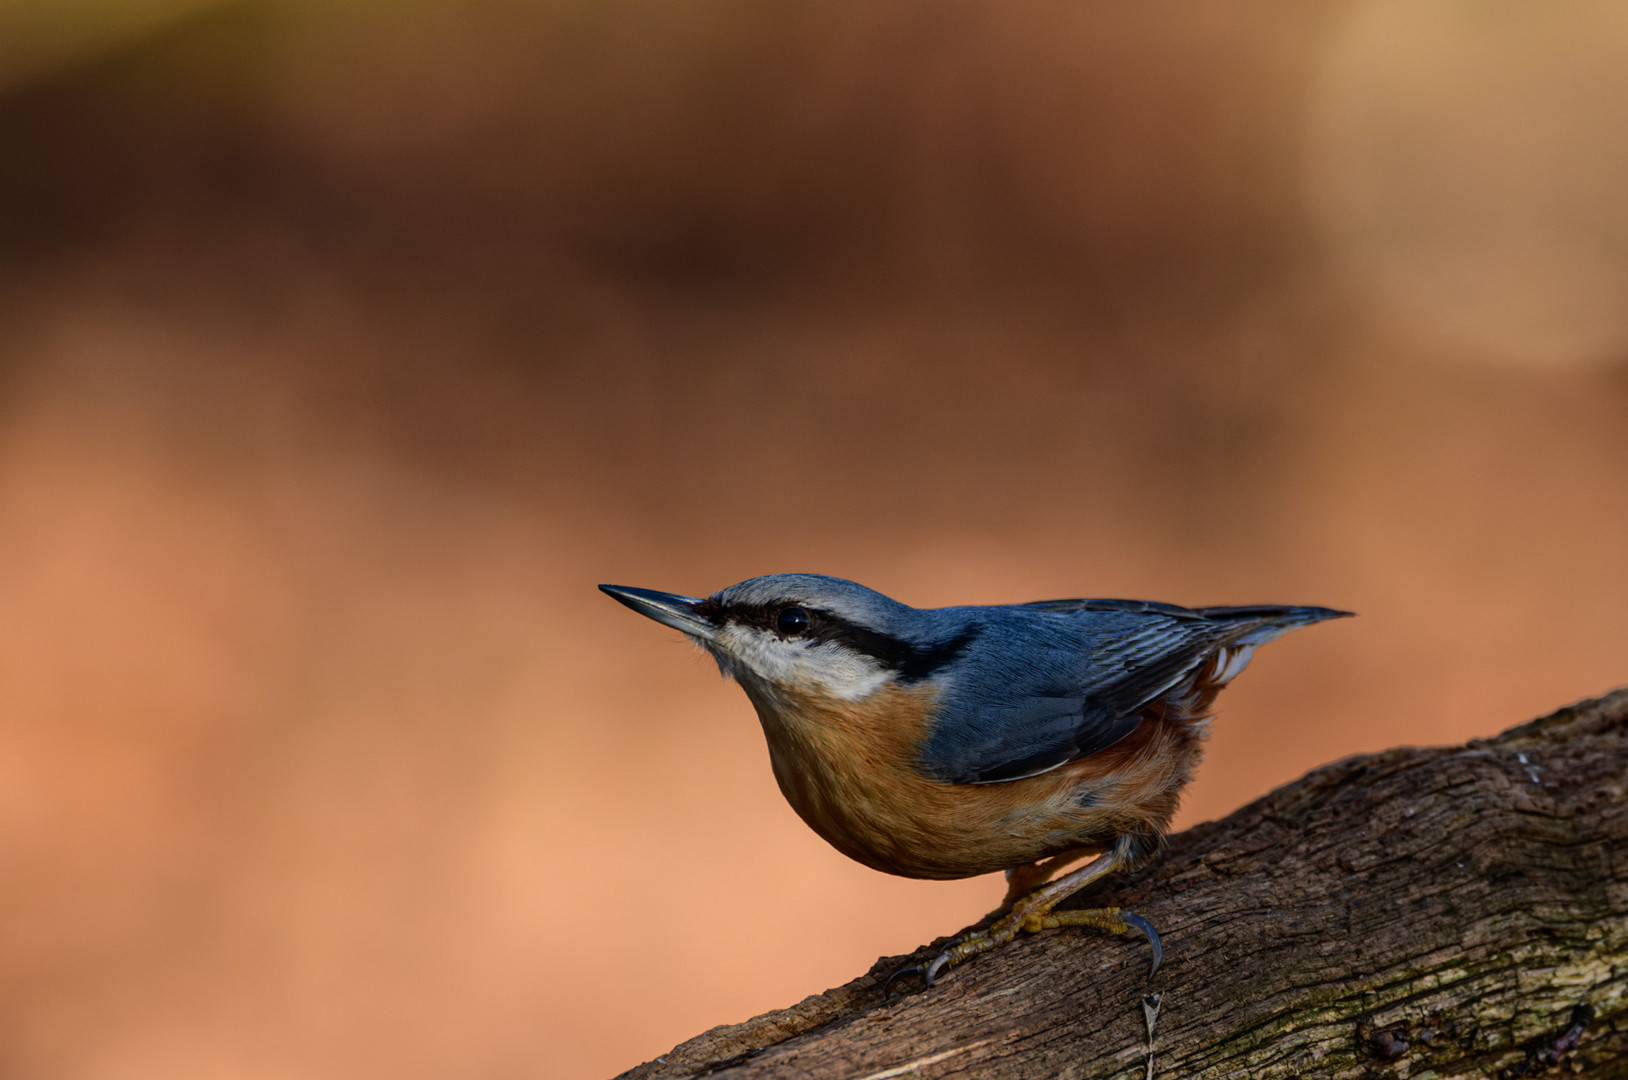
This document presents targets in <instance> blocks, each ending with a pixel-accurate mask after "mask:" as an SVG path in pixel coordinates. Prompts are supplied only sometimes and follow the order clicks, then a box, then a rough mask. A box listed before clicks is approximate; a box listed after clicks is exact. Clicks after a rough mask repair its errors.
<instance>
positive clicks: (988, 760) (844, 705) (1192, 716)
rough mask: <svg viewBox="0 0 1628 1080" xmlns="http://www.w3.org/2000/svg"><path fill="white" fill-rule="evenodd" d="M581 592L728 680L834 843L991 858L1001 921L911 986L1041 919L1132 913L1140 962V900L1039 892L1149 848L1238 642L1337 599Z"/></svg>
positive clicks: (921, 855) (937, 866)
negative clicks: (1003, 883) (1248, 602)
mask: <svg viewBox="0 0 1628 1080" xmlns="http://www.w3.org/2000/svg"><path fill="white" fill-rule="evenodd" d="M600 588H601V589H603V590H604V591H605V592H606V593H608V594H609V595H611V596H612V597H614V598H615V599H617V600H619V601H621V602H622V603H623V604H626V605H627V606H628V607H630V608H632V609H633V610H634V611H637V612H638V613H639V614H641V615H647V616H649V617H650V618H652V619H655V620H656V621H657V622H659V623H663V624H665V625H667V626H671V627H674V628H676V629H678V630H681V631H683V632H684V633H685V634H686V635H687V636H688V637H689V638H690V639H691V640H692V641H694V642H695V643H697V644H698V645H700V646H701V647H702V648H704V649H705V650H706V651H707V652H709V653H711V654H712V656H713V658H714V659H716V660H717V662H718V666H719V668H720V669H721V670H722V671H723V673H724V675H726V676H728V677H730V678H733V679H735V680H736V681H737V682H739V683H740V685H741V687H742V689H744V690H745V691H746V696H747V697H749V698H751V700H752V704H753V705H754V706H756V708H757V714H758V718H759V719H760V720H761V721H762V723H763V732H764V735H765V736H766V737H767V739H768V743H769V760H770V763H771V764H772V765H773V767H774V775H775V779H776V780H777V781H779V783H780V790H781V792H782V793H783V794H784V795H785V796H786V800H787V801H788V802H790V803H791V805H792V808H793V809H794V810H796V811H797V813H798V815H799V816H801V817H802V819H803V820H804V821H806V822H807V823H808V824H809V826H810V827H811V828H813V830H814V831H815V832H817V833H819V834H820V835H821V836H822V837H824V838H825V839H826V840H828V841H829V842H830V843H831V844H832V845H833V846H835V847H836V848H837V850H838V851H841V852H842V853H843V854H845V855H847V856H849V857H851V858H853V859H857V860H858V861H860V862H862V863H864V864H865V865H866V866H869V867H873V868H875V869H877V870H882V871H885V872H886V873H889V874H901V875H903V876H905V877H914V878H962V877H971V876H973V875H975V874H986V873H990V872H992V871H995V870H1004V871H1005V872H1006V877H1007V885H1008V888H1007V894H1006V901H1005V904H1006V905H1009V910H1006V912H1005V914H1004V915H1002V917H1001V918H999V919H998V920H996V922H995V923H994V924H993V925H991V926H990V927H989V928H988V929H987V930H981V931H976V932H974V933H971V934H969V935H966V936H964V937H962V938H960V939H959V940H958V941H956V942H954V943H953V944H951V945H950V946H949V947H947V948H946V949H944V951H942V952H941V953H939V954H938V955H937V956H936V957H935V958H934V959H933V960H932V961H931V962H930V963H928V964H926V965H924V966H922V967H920V968H908V969H906V971H911V972H917V973H919V974H921V975H922V977H923V979H924V981H925V982H926V983H927V984H928V985H929V986H930V985H932V982H933V980H934V978H935V977H936V976H937V975H938V974H939V972H941V971H942V970H943V969H944V968H945V967H947V966H950V965H953V964H957V963H960V962H961V961H963V960H965V959H967V958H969V957H971V956H975V955H977V954H979V953H982V952H986V951H988V950H989V949H992V948H995V947H996V946H998V945H1002V944H1005V943H1006V942H1009V941H1011V940H1012V939H1013V938H1015V937H1016V936H1017V935H1018V934H1019V933H1020V932H1029V933H1033V932H1035V931H1038V930H1043V929H1050V928H1052V927H1057V926H1094V927H1097V928H1098V929H1102V930H1107V931H1110V932H1112V933H1116V934H1125V933H1128V932H1130V931H1132V930H1135V931H1138V932H1140V933H1142V934H1144V935H1145V936H1146V937H1147V938H1148V940H1149V941H1150V942H1151V943H1152V945H1153V968H1154V970H1157V969H1158V966H1159V958H1160V955H1161V953H1162V949H1161V946H1160V943H1159V936H1158V934H1157V933H1156V932H1155V931H1154V929H1153V927H1152V925H1151V924H1149V923H1148V922H1147V920H1145V919H1143V918H1142V917H1141V916H1139V915H1135V914H1133V913H1131V912H1128V911H1124V910H1122V909H1120V908H1113V907H1109V908H1099V909H1093V910H1086V911H1062V912H1054V911H1053V910H1052V909H1053V908H1054V907H1056V905H1057V903H1058V902H1059V901H1060V900H1062V899H1063V898H1064V897H1066V896H1068V895H1069V894H1071V893H1073V892H1075V891H1077V890H1079V889H1081V888H1083V887H1084V886H1086V885H1088V884H1090V883H1091V882H1093V881H1096V880H1097V879H1099V878H1101V877H1103V876H1104V875H1106V874H1108V873H1111V872H1112V871H1115V870H1122V869H1125V868H1127V867H1130V866H1133V865H1135V864H1137V863H1139V862H1141V861H1144V860H1146V859H1147V858H1148V857H1150V856H1151V855H1153V854H1154V853H1156V852H1157V851H1158V850H1159V848H1160V846H1161V844H1162V842H1163V839H1164V834H1165V831H1166V830H1167V829H1168V828H1169V825H1170V818H1171V815H1173V814H1174V813H1175V810H1176V803H1177V798H1178V795H1179V793H1180V791H1181V788H1182V786H1183V785H1184V784H1186V783H1187V780H1188V778H1189V777H1190V776H1191V774H1192V770H1193V768H1194V766H1195V765H1197V763H1198V759H1199V753H1200V743H1201V741H1202V739H1203V737H1204V730H1205V727H1206V725H1207V724H1208V722H1209V717H1210V705H1211V703H1212V702H1213V701H1214V700H1215V696H1216V694H1217V693H1218V692H1219V691H1220V690H1221V688H1222V687H1223V686H1225V685H1226V684H1227V683H1229V682H1231V681H1232V679H1233V678H1234V677H1235V676H1236V675H1237V674H1238V673H1239V672H1240V671H1242V670H1243V669H1244V667H1245V665H1247V664H1248V663H1249V660H1250V657H1251V655H1252V654H1253V653H1254V651H1255V650H1256V648H1258V647H1259V646H1261V645H1264V644H1265V643H1266V642H1268V641H1271V640H1272V639H1273V638H1276V637H1278V636H1279V635H1281V634H1285V633H1287V632H1289V631H1290V630H1295V629H1298V628H1300V627H1302V626H1310V625H1311V624H1312V623H1315V622H1321V621H1322V620H1324V619H1333V618H1338V617H1340V616H1343V615H1349V614H1350V612H1346V611H1334V610H1331V609H1329V608H1320V607H1279V606H1276V605H1257V606H1252V607H1208V608H1184V607H1177V606H1176V605H1174V604H1160V603H1154V602H1150V601H1141V600H1041V601H1037V602H1035V603H1031V604H1011V605H1003V606H999V607H951V608H932V609H918V608H913V607H909V606H907V605H905V604H901V603H899V602H898V601H897V600H892V599H889V598H888V597H886V596H883V595H882V594H881V593H878V592H875V591H873V590H871V589H867V588H865V587H864V586H863V585H858V584H855V583H854V582H852V581H844V580H843V579H841V578H833V577H825V576H823V575H819V574H772V575H769V576H767V577H757V578H752V579H750V580H747V581H743V582H741V583H740V584H739V585H732V586H730V587H729V588H727V589H724V590H722V591H720V592H716V593H713V594H712V595H711V596H709V597H707V598H706V599H696V598H693V597H688V596H678V595H674V594H672V593H664V592H655V591H653V590H649V589H633V588H627V587H625V586H621V585H601V586H600ZM1086 855H1095V856H1096V858H1095V859H1093V860H1092V861H1091V862H1089V863H1087V864H1086V865H1085V866H1083V867H1081V868H1080V869H1078V870H1075V871H1073V872H1072V873H1069V874H1066V875H1064V876H1062V877H1060V878H1058V879H1057V880H1055V881H1051V880H1050V878H1051V876H1052V874H1053V873H1055V872H1056V871H1058V870H1059V869H1061V868H1062V867H1064V866H1066V865H1067V864H1069V863H1071V862H1074V861H1076V860H1077V859H1079V858H1081V857H1083V856H1086ZM900 974H902V972H901V973H900ZM890 981H891V980H890Z"/></svg>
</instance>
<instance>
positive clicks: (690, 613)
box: [599, 585, 718, 641]
mask: <svg viewBox="0 0 1628 1080" xmlns="http://www.w3.org/2000/svg"><path fill="white" fill-rule="evenodd" d="M599 591H600V592H602V593H604V594H605V595H607V596H609V597H611V598H612V599H614V600H617V601H620V602H621V603H623V604H626V605H627V606H628V607H630V608H632V609H633V610H634V611H637V612H638V613H639V614H640V615H644V616H646V617H648V618H651V619H655V620H656V621H657V622H659V623H661V624H662V625H664V626H671V627H672V628H673V629H675V630H682V631H684V633H686V634H688V635H690V636H691V637H693V638H700V639H701V640H702V641H711V640H713V639H714V638H716V637H717V636H718V628H717V627H715V626H713V625H712V623H711V621H710V620H708V619H707V618H706V617H705V616H703V615H701V614H700V613H699V612H698V611H697V610H696V609H697V608H699V607H700V606H701V604H702V603H703V602H704V601H701V600H697V599H696V598H695V597H693V596H679V595H678V594H677V593H665V592H657V591H656V590H655V589H635V588H631V587H629V586H627V585H601V586H600V587H599Z"/></svg>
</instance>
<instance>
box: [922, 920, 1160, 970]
mask: <svg viewBox="0 0 1628 1080" xmlns="http://www.w3.org/2000/svg"><path fill="white" fill-rule="evenodd" d="M1119 918H1120V920H1121V921H1122V922H1124V924H1125V925H1126V926H1129V927H1131V928H1132V929H1133V930H1137V931H1140V932H1141V934H1142V936H1143V937H1145V938H1147V939H1148V944H1149V945H1152V946H1153V966H1152V967H1150V968H1148V978H1150V979H1151V978H1153V976H1154V975H1155V974H1157V973H1158V970H1159V963H1160V961H1162V960H1163V959H1164V944H1163V943H1162V942H1161V941H1160V940H1159V931H1157V930H1155V929H1153V924H1152V923H1150V922H1148V921H1147V920H1146V919H1144V918H1142V916H1140V915H1138V914H1136V912H1134V911H1121V912H1120V913H1119ZM928 985H932V983H931V981H930V980H929V983H928Z"/></svg>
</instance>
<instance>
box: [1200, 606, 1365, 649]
mask: <svg viewBox="0 0 1628 1080" xmlns="http://www.w3.org/2000/svg"><path fill="white" fill-rule="evenodd" d="M1197 611H1198V613H1199V614H1200V615H1202V616H1204V617H1205V618H1206V619H1211V620H1213V621H1215V622H1218V623H1230V624H1233V625H1235V626H1237V628H1238V630H1239V634H1238V636H1237V637H1235V638H1233V639H1232V643H1233V644H1234V645H1265V644H1266V643H1267V642H1268V641H1271V640H1272V639H1273V638H1277V637H1282V636H1283V635H1284V634H1287V633H1288V632H1289V631H1291V630H1298V629H1300V628H1301V627H1302V626H1310V625H1312V624H1313V623H1320V622H1322V621H1323V620H1325V619H1344V618H1349V617H1350V616H1352V615H1355V614H1356V612H1353V611H1338V610H1336V609H1334V608H1326V607H1287V606H1284V605H1281V604H1249V605H1247V606H1244V607H1207V608H1198V609H1197Z"/></svg>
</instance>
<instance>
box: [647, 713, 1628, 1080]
mask: <svg viewBox="0 0 1628 1080" xmlns="http://www.w3.org/2000/svg"><path fill="white" fill-rule="evenodd" d="M1109 895H1111V896H1112V901H1113V902H1114V903H1116V904H1123V905H1125V906H1127V907H1131V908H1134V909H1135V910H1137V911H1139V912H1142V913H1144V914H1145V915H1147V916H1148V918H1149V919H1151V920H1152V921H1153V923H1154V924H1155V925H1156V926H1158V927H1159V929H1160V930H1161V931H1162V932H1163V933H1164V935H1165V943H1166V954H1165V955H1166V958H1165V966H1164V967H1163V968H1162V969H1161V970H1160V972H1159V975H1158V977H1157V979H1156V980H1155V985H1153V986H1151V987H1150V986H1147V985H1144V983H1145V975H1146V970H1147V958H1146V954H1145V951H1139V950H1138V949H1136V948H1135V947H1134V946H1132V945H1127V944H1126V943H1123V942H1120V941H1119V940H1117V939H1114V938H1110V937H1106V936H1101V935H1093V934H1089V933H1080V932H1068V931H1062V932H1048V933H1042V934H1039V935H1037V936H1035V937H1034V938H1030V939H1023V940H1020V941H1018V942H1017V943H1015V944H1013V945H1011V946H1009V947H1007V948H1005V949H1002V950H1000V951H998V952H996V953H993V954H990V955H989V956H985V957H980V958H979V959H978V960H977V961H976V962H974V963H970V964H968V965H966V966H965V967H961V968H957V969H956V970H955V971H954V972H953V973H952V974H951V975H950V976H948V977H947V978H945V979H944V980H943V981H941V982H940V983H939V984H938V985H937V986H935V987H933V988H932V989H931V990H928V991H925V992H916V993H911V994H907V995H899V994H898V993H895V994H894V996H892V997H891V998H884V997H883V996H882V995H881V994H880V992H879V988H880V986H881V985H882V981H883V980H884V979H886V977H887V975H888V973H890V972H892V971H893V970H895V969H896V968H898V967H899V966H900V965H902V964H905V963H909V962H911V960H912V959H913V958H911V957H885V958H883V959H882V960H879V961H878V962H877V963H876V964H875V965H874V966H873V967H872V968H871V970H870V972H869V973H868V974H866V975H864V976H861V977H860V978H858V979H855V980H854V981H852V982H850V983H848V984H847V985H845V986H842V987H838V988H837V989H835V990H830V991H827V992H826V993H824V994H817V995H814V996H812V997H810V998H808V999H806V1000H804V1001H803V1002H801V1003H799V1004H798V1005H795V1006H793V1007H792V1008H789V1009H782V1010H778V1011H776V1012H771V1013H765V1014H764V1015H763V1016H759V1017H756V1018H755V1019H752V1020H749V1021H747V1022H746V1023H744V1024H736V1025H731V1026H728V1027H720V1028H714V1029H713V1030H711V1031H709V1032H706V1033H705V1034H703V1035H700V1036H697V1037H696V1038H694V1039H691V1040H690V1041H689V1042H686V1043H684V1044H683V1045H681V1046H679V1047H678V1048H677V1049H675V1050H673V1051H672V1052H671V1053H669V1054H667V1055H665V1056H664V1057H663V1058H661V1059H658V1060H657V1061H655V1062H650V1063H647V1064H645V1065H641V1066H639V1067H638V1068H636V1069H633V1070H631V1071H630V1072H628V1073H626V1074H625V1077H626V1080H663V1078H668V1077H691V1076H715V1077H719V1078H723V1077H728V1078H731V1080H745V1078H747V1077H771V1076H772V1077H792V1076H796V1077H831V1078H836V1077H843V1078H850V1077H863V1076H867V1075H869V1076H875V1077H882V1076H898V1075H904V1074H905V1072H908V1073H909V1074H910V1075H912V1076H916V1077H931V1076H942V1075H947V1074H949V1073H956V1074H960V1075H968V1076H970V1075H977V1076H980V1077H1014V1078H1015V1077H1033V1076H1068V1077H1081V1078H1084V1077H1114V1078H1120V1080H1138V1078H1141V1077H1143V1076H1145V1075H1146V1072H1145V1071H1144V1070H1147V1071H1151V1069H1152V1065H1153V1025H1154V1015H1153V1014H1152V1013H1150V1012H1144V1011H1143V1008H1142V1004H1141V1003H1142V1001H1143V998H1144V995H1145V994H1149V993H1150V992H1159V993H1162V994H1163V998H1162V1005H1161V1006H1159V1007H1160V1008H1162V1011H1161V1012H1159V1013H1158V1023H1159V1046H1160V1051H1159V1058H1160V1062H1159V1073H1160V1075H1164V1076H1179V1077H1204V1078H1216V1080H1222V1078H1229V1080H1230V1078H1238V1080H1244V1078H1249V1080H1274V1078H1289V1077H1328V1078H1332V1080H1346V1078H1350V1080H1359V1078H1361V1080H1367V1078H1376V1077H1397V1078H1404V1077H1409V1076H1412V1077H1419V1076H1425V1075H1428V1076H1432V1077H1439V1078H1442V1080H1447V1078H1453V1077H1488V1078H1499V1080H1513V1078H1516V1077H1537V1076H1541V1075H1544V1074H1546V1073H1547V1074H1550V1075H1559V1071H1558V1070H1564V1071H1565V1073H1566V1074H1567V1075H1575V1076H1597V1077H1606V1076H1616V1077H1621V1076H1628V1066H1625V1065H1624V1058H1625V1057H1628V690H1619V691H1617V692H1616V693H1613V694H1611V695H1609V696H1608V697H1605V698H1602V699H1600V700H1597V701H1590V702H1584V703H1582V704H1580V705H1576V706H1573V707H1571V708H1568V709H1562V710H1561V711H1559V712H1557V713H1555V714H1553V715H1552V716H1547V717H1544V718H1543V719H1541V720H1536V721H1533V722H1532V723H1529V724H1525V725H1522V726H1521V727H1517V728H1514V729H1512V730H1510V731H1507V732H1505V733H1504V734H1503V735H1500V736H1498V737H1497V738H1495V739H1488V740H1477V741H1475V742H1472V743H1469V744H1468V745H1466V746H1461V747H1450V748H1438V749H1411V748H1410V749H1399V750H1390V751H1387V752H1385V753H1382V754H1373V755H1366V756H1362V757H1354V758H1349V759H1346V760H1344V761H1339V762H1335V763H1334V764H1332V765H1327V766H1324V767H1323V768H1320V769H1317V770H1315V771H1313V772H1311V773H1309V774H1307V775H1306V776H1304V777H1302V778H1301V779H1300V780H1297V781H1296V782H1294V783H1292V784H1289V785H1287V786H1285V787H1282V788H1279V789H1278V790H1277V791H1274V792H1273V793H1272V794H1270V795H1268V796H1266V797H1265V798H1263V799H1260V800H1258V801H1257V802H1255V803H1252V804H1251V805H1249V806H1246V807H1244V808H1243V809H1242V810H1239V811H1238V812H1237V813H1235V814H1233V815H1231V816H1230V817H1228V818H1226V819H1225V820H1222V821H1217V822H1210V823H1207V824H1204V825H1200V826H1197V827H1195V828H1193V829H1189V830H1187V831H1186V832H1184V833H1181V834H1179V835H1177V836H1175V837H1173V838H1172V841H1171V846H1170V851H1169V854H1168V856H1167V857H1166V858H1165V859H1164V861H1163V862H1162V863H1160V864H1159V865H1157V866H1154V867H1150V868H1148V869H1145V870H1143V871H1141V872H1140V873H1138V874H1136V875H1134V876H1131V877H1129V878H1126V879H1121V880H1119V881H1114V882H1106V883H1104V885H1103V886H1102V887H1101V888H1100V889H1098V890H1094V891H1093V893H1092V895H1091V896H1088V897H1081V898H1079V899H1078V900H1077V901H1076V902H1077V903H1078V904H1081V905H1087V906H1089V905H1092V904H1097V903H1101V902H1102V901H1103V899H1104V898H1105V897H1107V896H1109ZM932 950H933V947H932V946H928V947H926V948H924V949H922V950H920V951H919V952H918V954H917V955H916V957H914V959H917V960H919V959H920V958H922V957H925V956H930V955H932ZM1144 1032H1145V1037H1144ZM899 1070H904V1072H900V1071H899Z"/></svg>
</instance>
